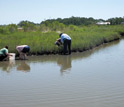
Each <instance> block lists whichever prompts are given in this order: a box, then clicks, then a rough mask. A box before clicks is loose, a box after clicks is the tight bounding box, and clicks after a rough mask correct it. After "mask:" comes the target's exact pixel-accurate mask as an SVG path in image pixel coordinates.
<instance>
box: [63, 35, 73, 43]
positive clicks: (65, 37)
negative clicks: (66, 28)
mask: <svg viewBox="0 0 124 107" xmlns="http://www.w3.org/2000/svg"><path fill="white" fill-rule="evenodd" d="M65 39H67V40H71V37H70V36H68V35H67V34H64V33H63V34H62V35H61V42H62V43H64V40H65Z"/></svg>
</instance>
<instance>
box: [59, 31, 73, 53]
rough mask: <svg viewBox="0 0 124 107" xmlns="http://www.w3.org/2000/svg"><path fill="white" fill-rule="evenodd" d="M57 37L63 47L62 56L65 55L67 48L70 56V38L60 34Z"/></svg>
mask: <svg viewBox="0 0 124 107" xmlns="http://www.w3.org/2000/svg"><path fill="white" fill-rule="evenodd" d="M59 36H60V38H61V42H62V44H63V46H64V55H65V54H66V53H67V47H68V53H69V54H71V37H70V36H69V35H67V34H65V33H60V35H59Z"/></svg>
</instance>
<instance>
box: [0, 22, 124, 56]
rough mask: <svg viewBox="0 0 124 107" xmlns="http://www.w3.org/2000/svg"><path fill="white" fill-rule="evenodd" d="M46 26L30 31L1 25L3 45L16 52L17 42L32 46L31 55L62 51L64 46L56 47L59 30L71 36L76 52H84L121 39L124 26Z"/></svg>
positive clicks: (0, 44)
mask: <svg viewBox="0 0 124 107" xmlns="http://www.w3.org/2000/svg"><path fill="white" fill-rule="evenodd" d="M44 26H45V29H44V31H41V26H39V28H38V29H37V30H32V29H31V30H29V29H28V30H27V31H26V30H24V29H22V30H21V31H20V30H19V31H18V30H17V28H16V27H15V26H14V25H12V28H13V29H11V25H9V26H1V27H0V48H3V47H4V46H5V45H8V46H9V52H16V49H15V48H16V46H17V45H22V44H27V45H29V46H30V48H31V51H30V54H51V53H52V54H56V53H61V52H62V48H63V47H62V46H61V47H57V46H55V45H54V42H55V41H56V39H58V38H59V33H57V32H58V31H59V32H64V33H67V34H68V35H70V36H71V38H72V51H73V52H74V51H85V50H88V49H92V48H94V47H96V46H99V45H101V44H103V43H107V42H111V41H113V40H116V39H120V38H121V35H120V34H124V26H123V25H102V26H98V25H90V26H75V25H64V24H62V23H59V22H53V23H51V24H50V23H48V25H47V26H46V25H44ZM36 27H37V26H35V28H36ZM54 27H56V28H54ZM42 29H43V28H42ZM46 29H47V30H46ZM48 29H49V30H48ZM61 29H62V30H61ZM60 30H61V31H60Z"/></svg>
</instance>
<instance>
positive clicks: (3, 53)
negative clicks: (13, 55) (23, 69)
mask: <svg viewBox="0 0 124 107" xmlns="http://www.w3.org/2000/svg"><path fill="white" fill-rule="evenodd" d="M8 56H9V53H8V46H5V48H2V49H0V61H3V60H7V58H9V57H8Z"/></svg>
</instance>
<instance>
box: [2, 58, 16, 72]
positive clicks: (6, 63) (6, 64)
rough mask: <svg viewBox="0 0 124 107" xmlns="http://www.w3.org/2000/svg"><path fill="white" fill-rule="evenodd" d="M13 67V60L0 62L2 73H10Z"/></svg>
mask: <svg viewBox="0 0 124 107" xmlns="http://www.w3.org/2000/svg"><path fill="white" fill-rule="evenodd" d="M14 65H15V60H11V61H3V62H0V69H1V70H2V71H6V72H7V73H10V72H11V69H12V68H13V66H14Z"/></svg>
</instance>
